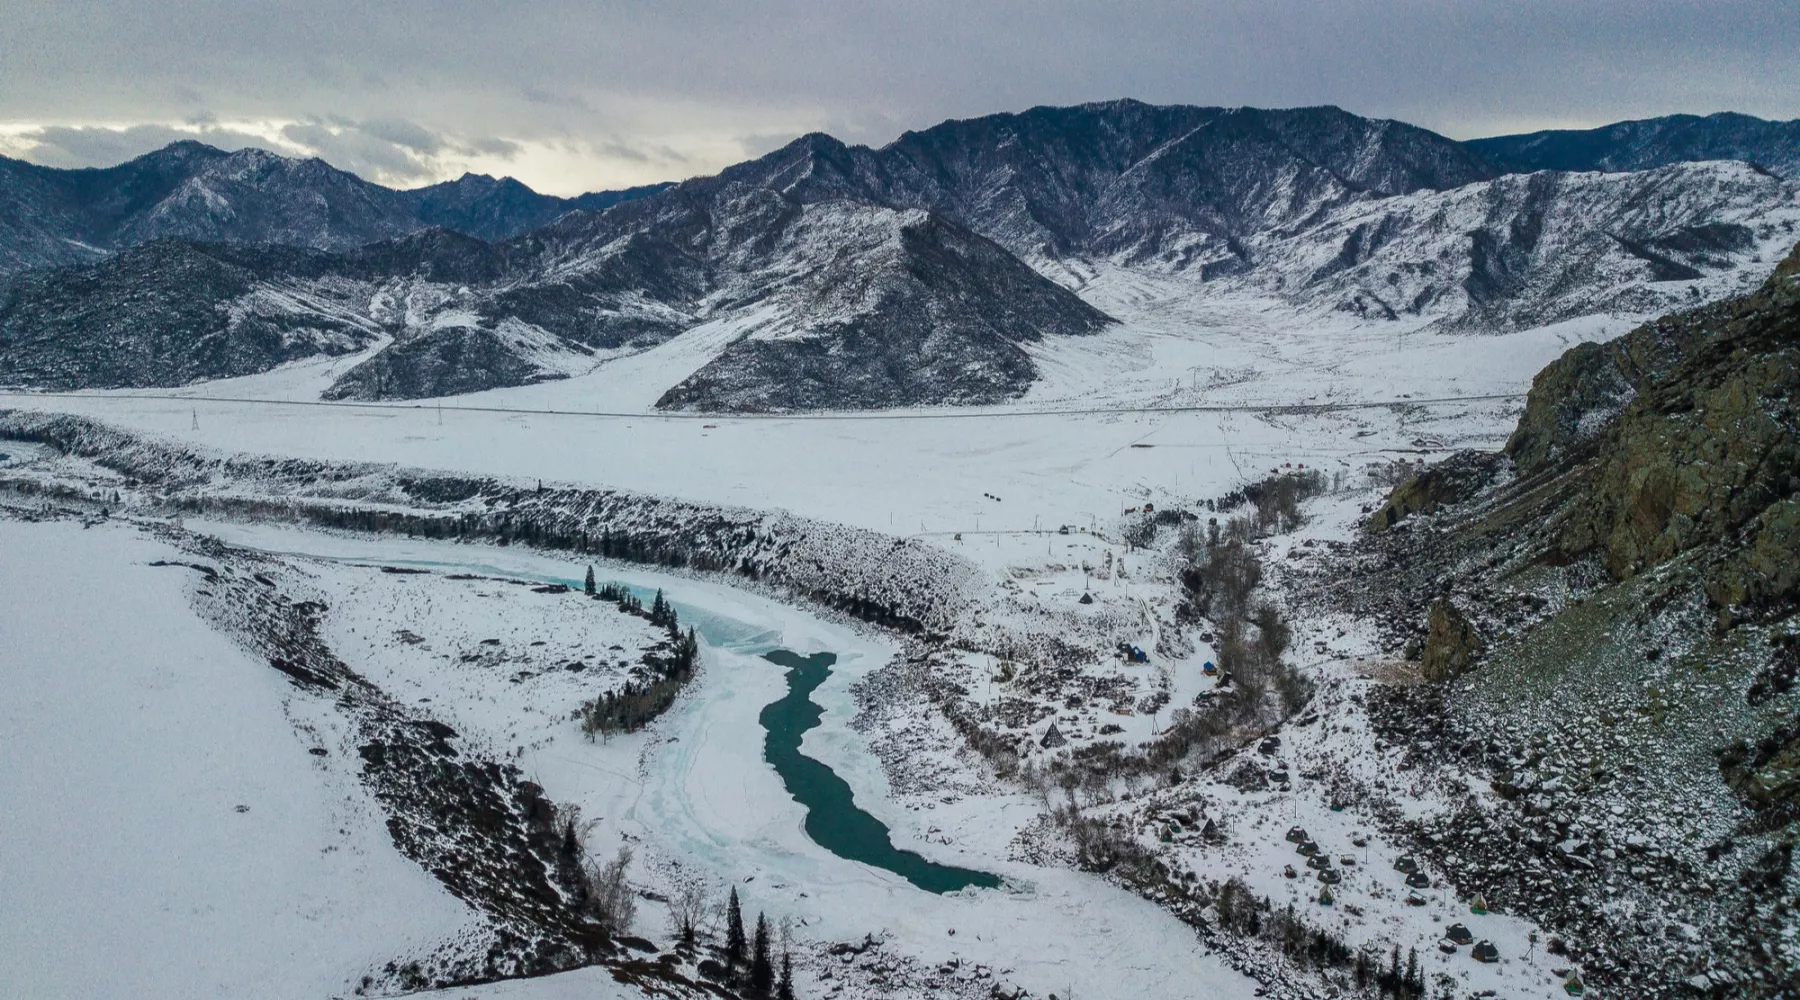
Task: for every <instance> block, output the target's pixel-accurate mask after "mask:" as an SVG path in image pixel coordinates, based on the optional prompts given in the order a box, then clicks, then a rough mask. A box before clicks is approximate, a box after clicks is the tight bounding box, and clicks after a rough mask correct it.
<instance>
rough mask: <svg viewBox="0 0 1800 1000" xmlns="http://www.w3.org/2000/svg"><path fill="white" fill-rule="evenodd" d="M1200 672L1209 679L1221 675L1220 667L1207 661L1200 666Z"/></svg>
mask: <svg viewBox="0 0 1800 1000" xmlns="http://www.w3.org/2000/svg"><path fill="white" fill-rule="evenodd" d="M1200 672H1201V673H1203V674H1205V675H1206V676H1208V677H1216V676H1218V674H1219V665H1218V664H1216V663H1214V662H1213V661H1211V660H1207V661H1206V662H1205V663H1202V664H1200Z"/></svg>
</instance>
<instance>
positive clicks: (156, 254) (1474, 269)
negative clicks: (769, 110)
mask: <svg viewBox="0 0 1800 1000" xmlns="http://www.w3.org/2000/svg"><path fill="white" fill-rule="evenodd" d="M1657 122H1660V123H1661V124H1660V125H1656V124H1655V123H1644V122H1638V123H1624V124H1622V125H1619V126H1612V127H1610V128H1609V129H1601V130H1595V132H1594V133H1545V134H1540V135H1539V136H1519V137H1507V138H1505V139H1489V140H1479V141H1477V142H1471V143H1459V142H1456V141H1453V140H1451V139H1448V138H1445V137H1443V136H1441V135H1438V134H1436V133H1433V132H1430V131H1427V130H1424V129H1420V128H1416V127H1414V126H1410V125H1406V124H1403V123H1400V122H1394V121H1385V120H1379V119H1368V118H1362V117H1359V116H1357V115H1353V114H1350V113H1348V112H1345V111H1342V110H1340V109H1337V108H1303V109H1294V110H1278V111H1270V110H1259V109H1251V108H1236V109H1224V108H1199V107H1157V106H1152V105H1146V104H1142V103H1139V102H1135V101H1117V102H1109V103H1104V104H1090V105H1082V106H1079V107H1072V108H1037V109H1033V110H1031V111H1027V112H1024V113H1021V114H1002V115H992V116H988V117H984V118H977V119H970V120H966V121H950V122H945V123H943V124H940V125H938V126H935V127H933V128H930V129H926V130H924V131H920V132H908V133H906V134H905V135H903V136H901V137H900V138H899V139H897V140H895V141H894V142H892V143H890V144H888V145H886V146H884V147H881V148H879V149H872V148H869V147H865V146H851V145H846V144H844V143H841V142H839V141H837V140H835V139H833V138H831V137H830V136H826V135H822V134H814V135H808V136H803V137H801V138H800V139H797V140H795V141H794V142H792V143H789V144H788V145H787V146H785V147H783V148H781V149H779V150H776V151H775V152H773V153H770V154H768V155H766V156H762V157H759V158H757V159H754V160H750V161H747V162H745V163H740V164H737V165H735V166H732V167H729V168H727V169H725V170H723V171H721V172H720V173H719V174H718V175H716V176H713V177H705V178H697V179H694V180H690V181H685V182H682V183H680V184H675V185H666V186H658V187H653V188H648V189H636V190H633V191H628V192H614V193H608V194H602V195H588V196H583V197H582V198H578V199H557V198H551V197H548V196H544V195H539V194H536V193H535V192H532V191H531V190H530V189H529V188H526V187H525V186H524V185H522V184H519V183H518V182H516V181H511V180H494V179H492V178H487V177H476V176H465V177H463V178H462V179H461V180H458V181H453V182H449V183H446V184H439V185H434V186H432V187H429V188H422V189H418V190H414V191H394V190H390V189H387V188H383V187H380V186H378V185H373V184H369V183H367V182H365V181H362V180H360V179H358V178H356V177H354V176H353V175H350V174H347V173H344V172H342V171H337V170H334V169H332V168H331V167H329V166H327V165H326V164H324V163H323V162H321V161H318V160H291V159H285V158H282V157H278V156H275V155H274V154H270V153H265V152H261V151H256V150H245V151H242V152H238V153H231V154H226V153H223V152H220V151H218V150H214V149H211V148H209V147H205V146H202V145H200V144H198V143H177V144H175V145H173V146H170V147H168V148H166V149H164V150H161V151H159V152H157V153H153V154H150V155H149V156H145V157H141V158H139V159H138V160H134V161H132V162H131V163H128V164H124V165H121V166H119V167H113V168H107V169H105V170H86V171H56V170H48V169H46V168H41V167H35V166H31V165H29V164H22V163H18V162H17V161H9V160H8V161H0V261H5V262H8V267H10V269H12V270H13V271H14V272H15V274H14V276H13V277H12V278H11V279H0V280H7V286H8V287H4V288H0V384H12V385H30V386H41V387H47V388H49V387H55V388H73V387H105V386H157V385H178V384H184V383H187V382H191V381H196V380H203V379H210V378H219V377H226V376H234V375H244V374H252V373H255V372H258V371H263V370H266V369H268V368H270V367H273V366H275V365H278V364H281V363H283V362H286V361H289V360H293V359H296V358H301V357H307V356H311V355H316V354H347V353H355V352H362V351H367V350H370V349H377V348H378V349H377V350H375V353H373V354H372V355H371V356H369V357H367V358H366V359H364V360H362V361H361V362H360V363H359V364H357V365H355V366H354V367H352V368H351V369H350V370H349V371H348V372H346V373H345V374H344V375H343V376H342V377H341V378H339V379H338V381H337V382H336V383H335V384H334V385H332V386H331V387H330V389H328V390H327V393H326V395H327V396H328V397H333V398H356V399H378V398H422V397H429V396H438V395H448V394H455V393H461V392H469V391H474V390H479V389H485V388H492V387H497V386H506V385H520V384H527V383H530V382H535V381H542V380H544V379H553V378H562V377H567V376H570V375H574V374H579V373H581V372H584V371H587V370H590V369H591V368H593V367H594V366H595V365H597V364H600V363H603V362H605V361H606V360H608V359H611V358H614V357H617V356H620V355H622V354H627V353H633V352H637V351H642V350H647V349H651V348H654V347H656V346H657V345H660V344H663V343H665V342H667V341H669V340H670V339H672V338H675V337H678V336H683V337H684V338H685V339H684V341H683V343H684V344H689V345H690V347H691V351H692V354H693V358H694V360H693V365H692V366H691V368H690V369H689V370H688V373H687V374H686V375H685V376H683V377H681V378H679V379H678V380H676V381H675V382H674V383H673V384H670V385H668V386H667V387H666V391H665V392H664V394H663V396H662V399H661V401H660V403H659V405H661V406H665V407H675V408H689V409H703V410H800V409H809V408H820V407H831V408H840V407H842V408H866V407H885V406H897V405H933V404H968V403H989V402H997V401H1001V400H1004V399H1007V398H1011V397H1014V396H1017V395H1019V394H1020V393H1022V392H1024V391H1025V390H1026V389H1027V388H1028V387H1029V386H1030V384H1031V383H1032V382H1033V381H1034V380H1035V378H1036V374H1037V373H1036V367H1035V364H1034V362H1033V360H1032V356H1031V355H1032V349H1031V347H1030V345H1031V344H1032V343H1033V342H1037V341H1040V340H1042V339H1043V338H1046V337H1050V338H1055V337H1064V336H1082V335H1088V334H1095V333H1099V332H1101V331H1102V330H1104V328H1105V327H1106V326H1107V325H1108V324H1109V323H1110V322H1112V321H1113V320H1116V319H1122V320H1125V321H1130V320H1131V318H1132V317H1130V316H1108V315H1105V314H1104V313H1102V312H1101V311H1100V310H1098V309H1096V308H1095V307H1094V306H1093V305H1091V304H1089V303H1088V302H1086V301H1084V300H1083V299H1082V298H1081V296H1080V293H1081V291H1082V289H1081V288H1079V287H1075V288H1070V287H1065V286H1064V285H1062V284H1059V283H1058V281H1057V280H1054V279H1058V278H1064V276H1066V275H1068V274H1069V273H1071V270H1070V268H1069V267H1068V266H1067V265H1068V264H1070V263H1071V262H1083V263H1084V264H1086V265H1091V266H1093V267H1107V268H1122V269H1127V270H1136V271H1143V272H1148V273H1155V274H1157V275H1159V276H1162V277H1165V278H1169V279H1173V280H1176V281H1185V282H1190V283H1191V285H1192V287H1193V289H1194V294H1196V295H1214V296H1245V297H1252V298H1255V299H1257V300H1260V301H1267V302H1270V303H1273V304H1279V305H1280V306H1281V307H1283V308H1287V309H1290V310H1292V311H1293V312H1294V313H1295V315H1296V318H1297V319H1300V320H1305V319H1306V318H1307V317H1309V316H1311V317H1324V316H1332V315H1335V316H1339V317H1343V318H1344V319H1347V320H1349V321H1353V322H1405V323H1409V324H1411V325H1413V326H1414V327H1425V328H1436V329H1470V330H1506V329H1516V328H1521V327H1525V326H1533V325H1540V324H1543V323H1549V322H1554V321H1557V320H1561V319H1568V318H1572V317H1576V316H1581V315H1587V314H1590V313H1595V312H1602V311H1624V312H1646V313H1648V312H1655V311H1661V310H1664V309H1667V308H1669V307H1671V306H1673V305H1679V304H1682V303H1686V302H1690V301H1695V300H1702V299H1707V298H1715V297H1718V296H1720V295H1723V294H1727V293H1729V292H1733V291H1736V290H1738V289H1740V288H1741V287H1744V286H1745V285H1747V284H1751V283H1754V282H1756V281H1760V280H1761V278H1762V277H1763V276H1765V275H1766V272H1767V269H1768V267H1772V266H1773V261H1774V260H1776V259H1779V257H1780V255H1781V254H1780V253H1779V252H1776V248H1779V247H1784V246H1786V245H1791V244H1792V243H1793V241H1794V240H1795V239H1796V238H1797V237H1796V236H1795V235H1794V233H1793V230H1794V227H1795V225H1796V222H1797V221H1800V185H1797V184H1796V183H1795V181H1794V180H1792V179H1791V177H1790V176H1784V175H1783V174H1784V171H1786V172H1787V173H1788V174H1789V175H1791V173H1792V170H1791V163H1792V160H1793V155H1792V154H1793V149H1792V142H1791V140H1784V139H1783V138H1782V137H1783V136H1784V135H1788V134H1790V133H1788V132H1784V131H1782V130H1783V129H1791V128H1792V127H1793V126H1792V125H1791V124H1786V125H1784V124H1782V123H1772V122H1759V120H1757V119H1745V118H1743V116H1713V117H1712V118H1706V119H1687V118H1679V117H1677V118H1669V119H1659V120H1657ZM1747 123H1750V124H1747ZM1653 125H1654V126H1655V127H1652V126H1653ZM1753 125H1755V126H1756V127H1752V126H1753ZM1761 126H1767V127H1766V128H1763V127H1761ZM1602 133H1604V134H1602ZM1571 136H1573V138H1571ZM1784 142H1787V145H1785V146H1784V145H1783V143H1784ZM1724 149H1730V150H1734V151H1736V152H1737V153H1738V154H1740V155H1738V156H1736V157H1734V159H1735V160H1743V161H1748V162H1704V163H1697V162H1688V161H1690V160H1694V159H1697V158H1705V157H1706V156H1709V155H1711V154H1712V153H1714V152H1717V151H1719V150H1724ZM1784 150H1785V151H1786V155H1787V159H1785V160H1784V159H1783V156H1782V154H1783V151H1784ZM1557 157H1560V158H1562V159H1558V160H1556V162H1559V163H1562V162H1571V163H1573V162H1576V161H1577V160H1578V159H1579V158H1580V157H1586V159H1581V160H1579V162H1580V163H1581V164H1582V165H1584V166H1585V167H1591V168H1595V169H1599V170H1612V171H1614V172H1611V173H1606V172H1581V173H1569V172H1561V171H1550V172H1535V173H1520V172H1519V171H1523V170H1528V169H1535V168H1532V167H1531V166H1530V164H1532V163H1534V162H1536V160H1534V158H1536V159H1545V158H1552V159H1554V158H1557ZM1783 164H1788V166H1783ZM45 264H61V265H64V266H60V267H48V268H46V267H43V266H41V265H45ZM26 267H30V268H31V269H29V270H20V269H21V268H26ZM1064 280H1066V279H1064ZM689 349H690V348H684V350H689ZM684 356H685V355H684Z"/></svg>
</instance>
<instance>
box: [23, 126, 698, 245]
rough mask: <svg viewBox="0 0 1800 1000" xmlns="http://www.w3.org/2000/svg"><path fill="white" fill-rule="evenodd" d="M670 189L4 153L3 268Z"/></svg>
mask: <svg viewBox="0 0 1800 1000" xmlns="http://www.w3.org/2000/svg"><path fill="white" fill-rule="evenodd" d="M665 187H668V185H667V184H656V185H651V186H649V187H640V188H632V189H630V190H626V191H605V192H599V193H595V194H585V195H582V196H580V197H577V198H558V197H554V196H552V195H545V194H538V193H537V192H535V191H533V190H531V189H530V188H528V187H526V186H525V185H523V184H521V183H519V182H518V181H516V180H513V179H512V178H510V177H507V178H501V179H498V180H496V179H494V178H492V177H488V176H485V175H481V174H464V175H463V176H462V177H461V178H459V179H457V180H454V181H445V182H443V183H442V184H433V185H431V186H429V187H422V188H415V189H412V190H408V191H396V190H394V189H392V188H386V187H382V186H381V185H379V184H371V183H369V182H368V181H365V180H363V179H362V178H360V177H357V176H356V175H355V174H352V173H349V172H347V171H343V170H338V169H337V168H335V167H332V166H331V165H330V164H328V163H326V162H325V161H323V160H319V159H294V158H290V157H285V156H278V155H276V154H274V153H271V152H268V151H266V150H261V149H242V150H239V151H237V152H235V153H227V152H225V151H224V150H220V149H214V148H213V147H211V146H208V145H206V144H204V143H200V142H192V141H186V142H177V143H173V144H171V145H168V146H165V147H163V148H162V149H159V150H157V151H156V152H154V153H147V154H145V155H143V156H140V157H138V158H137V159H135V160H131V161H129V162H127V163H121V164H119V165H118V166H116V167H103V168H97V169H85V170H59V169H55V168H52V167H40V166H38V165H36V164H33V163H26V162H24V161H22V160H14V159H9V158H6V157H0V274H4V273H7V272H12V271H18V270H22V269H24V268H28V267H42V266H47V265H48V266H54V265H59V264H79V263H87V262H89V261H92V260H93V259H95V258H96V257H97V256H99V255H101V254H104V253H106V252H108V251H114V250H122V249H125V248H126V247H131V246H136V245H137V244H139V243H147V242H149V241H150V240H154V239H160V238H163V237H179V238H184V239H192V240H202V241H214V242H222V241H230V242H241V243H280V244H285V245H289V246H304V247H312V248H314V249H320V250H345V249H349V248H352V247H358V246H362V245H363V244H366V243H373V242H376V241H378V240H384V239H391V238H393V237H396V236H404V235H406V234H407V233H412V232H417V231H418V230H421V229H427V228H430V227H433V226H441V227H443V228H445V229H450V230H454V231H456V232H459V233H464V234H466V235H469V236H475V237H479V238H481V239H485V240H503V239H507V238H509V237H513V236H517V235H519V234H520V233H524V232H528V231H530V230H532V229H536V228H538V227H540V226H544V225H547V224H549V223H551V222H554V221H555V220H556V219H557V218H559V217H561V216H562V215H564V214H567V213H568V212H570V211H574V210H576V209H581V210H586V211H602V210H604V209H607V208H610V207H611V206H613V205H616V204H618V203H619V202H621V201H628V200H630V199H632V198H636V197H641V196H642V195H645V194H651V193H654V192H656V191H660V190H662V189H663V188H665Z"/></svg>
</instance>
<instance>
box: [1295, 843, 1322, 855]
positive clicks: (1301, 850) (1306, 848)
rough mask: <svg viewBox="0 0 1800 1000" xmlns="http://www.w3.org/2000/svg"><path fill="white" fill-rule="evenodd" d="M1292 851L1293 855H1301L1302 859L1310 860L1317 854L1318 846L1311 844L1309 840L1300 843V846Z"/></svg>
mask: <svg viewBox="0 0 1800 1000" xmlns="http://www.w3.org/2000/svg"><path fill="white" fill-rule="evenodd" d="M1294 851H1295V853H1297V854H1299V855H1301V856H1302V857H1308V858H1310V857H1312V856H1313V855H1315V854H1317V853H1319V845H1318V844H1315V843H1313V842H1312V841H1310V840H1304V841H1301V842H1300V845H1299V846H1298V847H1296V848H1294Z"/></svg>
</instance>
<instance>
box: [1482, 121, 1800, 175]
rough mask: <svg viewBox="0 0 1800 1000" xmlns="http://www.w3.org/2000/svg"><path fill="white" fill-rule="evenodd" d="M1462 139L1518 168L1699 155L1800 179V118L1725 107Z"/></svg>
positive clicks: (1633, 166)
mask: <svg viewBox="0 0 1800 1000" xmlns="http://www.w3.org/2000/svg"><path fill="white" fill-rule="evenodd" d="M1463 145H1465V146H1467V147H1469V148H1470V149H1472V150H1474V151H1475V152H1476V153H1479V154H1480V155H1482V156H1484V157H1486V158H1487V159H1489V160H1490V161H1492V162H1494V163H1496V164H1499V165H1501V166H1503V167H1504V168H1505V169H1507V170H1509V171H1513V172H1516V173H1529V172H1530V171H1533V170H1648V169H1651V168H1653V167H1664V166H1668V165H1669V164H1671V163H1690V162H1694V161H1697V160H1743V161H1745V162H1747V163H1754V164H1756V165H1757V166H1760V167H1763V168H1764V169H1766V170H1769V171H1771V172H1773V173H1776V174H1780V175H1781V176H1783V177H1786V178H1789V179H1794V178H1800V119H1796V120H1794V121H1786V122H1772V121H1766V120H1764V119H1761V118H1753V117H1751V116H1750V115H1740V114H1733V113H1730V112H1721V113H1719V114H1715V115H1707V116H1705V117H1704V118H1703V117H1700V116H1699V115H1668V116H1666V117H1663V118H1645V119H1641V120H1638V121H1628V122H1618V123H1616V124H1613V125H1606V126H1602V127H1600V128H1593V129H1570V130H1563V129H1558V130H1552V131H1547V132H1531V133H1527V134H1525V135H1503V136H1496V137H1494V138H1492V139H1473V140H1470V141H1468V142H1466V143H1464V144H1463Z"/></svg>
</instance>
